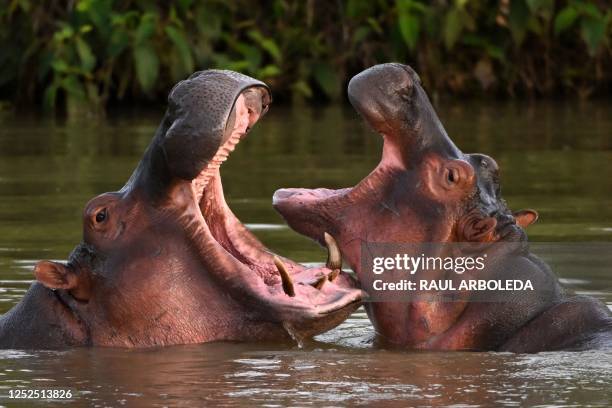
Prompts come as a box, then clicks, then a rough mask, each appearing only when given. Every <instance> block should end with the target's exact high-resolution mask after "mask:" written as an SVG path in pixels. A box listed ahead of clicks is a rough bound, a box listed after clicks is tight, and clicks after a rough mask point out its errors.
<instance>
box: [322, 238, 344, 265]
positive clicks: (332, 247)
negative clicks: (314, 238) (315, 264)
mask: <svg viewBox="0 0 612 408" xmlns="http://www.w3.org/2000/svg"><path fill="white" fill-rule="evenodd" d="M323 239H324V240H325V244H326V245H327V263H326V264H325V265H326V266H327V267H328V268H329V269H340V268H342V255H341V254H340V248H338V243H337V242H336V240H335V239H334V237H332V236H331V235H330V234H328V233H327V232H325V233H323Z"/></svg>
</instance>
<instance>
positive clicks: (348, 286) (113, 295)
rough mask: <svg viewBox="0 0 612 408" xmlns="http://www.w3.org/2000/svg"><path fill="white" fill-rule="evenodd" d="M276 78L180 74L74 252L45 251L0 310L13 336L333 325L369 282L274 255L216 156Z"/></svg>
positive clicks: (215, 337) (129, 343) (257, 332)
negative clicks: (230, 190) (123, 180)
mask: <svg viewBox="0 0 612 408" xmlns="http://www.w3.org/2000/svg"><path fill="white" fill-rule="evenodd" d="M270 102H271V95H270V92H269V89H268V87H267V86H266V85H265V84H263V83H262V82H259V81H257V80H254V79H253V78H250V77H247V76H245V75H241V74H238V73H235V72H231V71H216V70H211V71H203V72H198V73H195V74H193V75H192V76H191V77H190V78H188V79H187V80H184V81H181V82H180V83H178V84H177V85H176V86H175V87H174V88H173V89H172V91H171V92H170V94H169V97H168V108H167V112H166V114H165V116H164V118H163V120H162V122H161V124H160V126H159V128H158V130H157V132H156V134H155V136H154V138H153V140H152V142H151V144H150V145H149V147H148V148H147V150H146V152H145V153H144V156H143V158H142V160H141V162H140V163H139V165H138V166H137V168H136V170H135V171H134V173H133V174H132V176H131V178H130V179H129V181H128V182H127V184H126V185H125V186H124V187H123V188H122V189H121V190H120V191H118V192H113V193H106V194H102V195H100V196H98V197H95V198H94V199H92V200H91V201H90V202H89V203H88V204H87V205H86V206H85V209H84V215H83V241H82V243H81V244H80V245H78V246H77V247H76V248H75V249H74V250H73V251H72V253H71V254H70V257H69V260H68V262H67V263H66V264H63V263H57V262H50V261H42V262H39V263H38V264H37V265H36V267H35V271H34V273H35V276H36V279H37V281H35V282H34V283H33V284H32V286H31V287H30V288H29V290H28V292H27V293H26V294H25V296H24V298H23V299H22V300H21V302H20V303H19V304H17V305H16V306H15V307H14V308H13V309H11V310H10V311H9V312H8V313H6V314H5V315H4V316H3V317H2V318H1V320H0V346H1V347H4V348H59V347H66V346H82V345H88V346H89V345H91V346H118V347H147V346H159V345H171V344H186V343H201V342H209V341H220V340H236V341H243V340H246V341H251V340H288V339H290V338H291V337H298V338H302V337H309V336H313V335H315V334H318V333H321V332H324V331H327V330H329V329H331V328H333V327H335V326H337V325H338V324H339V323H341V322H342V321H343V320H345V319H346V318H347V317H348V316H349V315H350V314H351V313H352V312H353V311H354V310H355V309H356V308H357V307H358V306H359V304H360V301H361V299H362V294H363V292H362V291H361V290H360V289H359V288H358V287H357V285H356V284H355V282H354V280H353V279H352V278H350V277H349V276H347V275H346V274H344V273H341V272H340V271H339V267H340V265H341V261H340V260H338V259H335V258H334V257H335V255H333V254H337V253H338V251H337V248H333V245H334V242H333V241H330V245H332V248H331V250H332V251H331V254H332V255H331V256H330V257H329V259H328V263H327V266H325V267H320V268H311V269H306V268H305V267H303V266H302V265H300V264H298V263H295V262H292V261H291V260H289V259H285V258H281V257H277V256H275V255H274V254H273V253H272V252H270V251H269V250H268V249H267V248H266V247H264V245H263V244H261V243H260V242H259V241H258V240H257V238H256V237H255V236H254V235H252V234H251V233H250V232H249V231H248V230H247V229H246V228H245V227H244V225H243V224H242V223H241V222H240V221H239V220H238V219H237V218H236V217H235V216H234V214H233V213H232V211H231V210H230V209H229V207H228V206H227V204H226V202H225V199H224V196H223V188H222V185H221V178H220V173H219V167H220V166H221V164H222V163H223V162H224V161H225V160H226V159H227V157H228V155H229V154H230V153H231V152H232V151H233V150H234V148H235V147H236V145H237V144H238V142H239V141H240V140H241V139H242V138H243V137H244V136H245V135H246V133H247V132H248V131H249V130H250V128H251V127H252V126H253V124H254V123H255V122H256V121H257V120H258V118H259V117H260V116H262V115H263V114H264V113H265V112H266V111H267V109H268V106H269V104H270Z"/></svg>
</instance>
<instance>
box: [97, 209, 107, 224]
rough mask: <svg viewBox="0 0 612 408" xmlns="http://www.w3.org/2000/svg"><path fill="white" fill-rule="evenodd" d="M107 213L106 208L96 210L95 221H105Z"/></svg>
mask: <svg viewBox="0 0 612 408" xmlns="http://www.w3.org/2000/svg"><path fill="white" fill-rule="evenodd" d="M107 215H108V214H107V213H106V208H103V209H101V210H100V211H98V213H97V214H96V222H97V223H101V222H104V221H106V217H107Z"/></svg>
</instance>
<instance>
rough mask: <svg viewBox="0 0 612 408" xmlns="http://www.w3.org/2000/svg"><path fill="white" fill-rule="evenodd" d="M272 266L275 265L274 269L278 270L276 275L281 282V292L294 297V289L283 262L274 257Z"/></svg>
mask: <svg viewBox="0 0 612 408" xmlns="http://www.w3.org/2000/svg"><path fill="white" fill-rule="evenodd" d="M274 265H276V269H278V274H279V275H280V277H281V280H282V282H283V291H285V293H286V294H287V296H290V297H294V296H295V289H294V288H293V281H292V280H291V276H290V275H289V272H287V268H286V267H285V264H284V263H283V261H281V260H280V258H278V257H277V256H275V257H274Z"/></svg>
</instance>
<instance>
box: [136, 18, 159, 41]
mask: <svg viewBox="0 0 612 408" xmlns="http://www.w3.org/2000/svg"><path fill="white" fill-rule="evenodd" d="M155 21H156V16H155V15H154V14H152V13H145V14H144V15H143V16H142V18H141V19H140V24H139V25H138V29H137V30H136V38H135V39H136V44H140V43H142V42H145V41H146V40H148V39H149V38H150V37H151V36H152V35H153V33H154V32H155Z"/></svg>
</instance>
